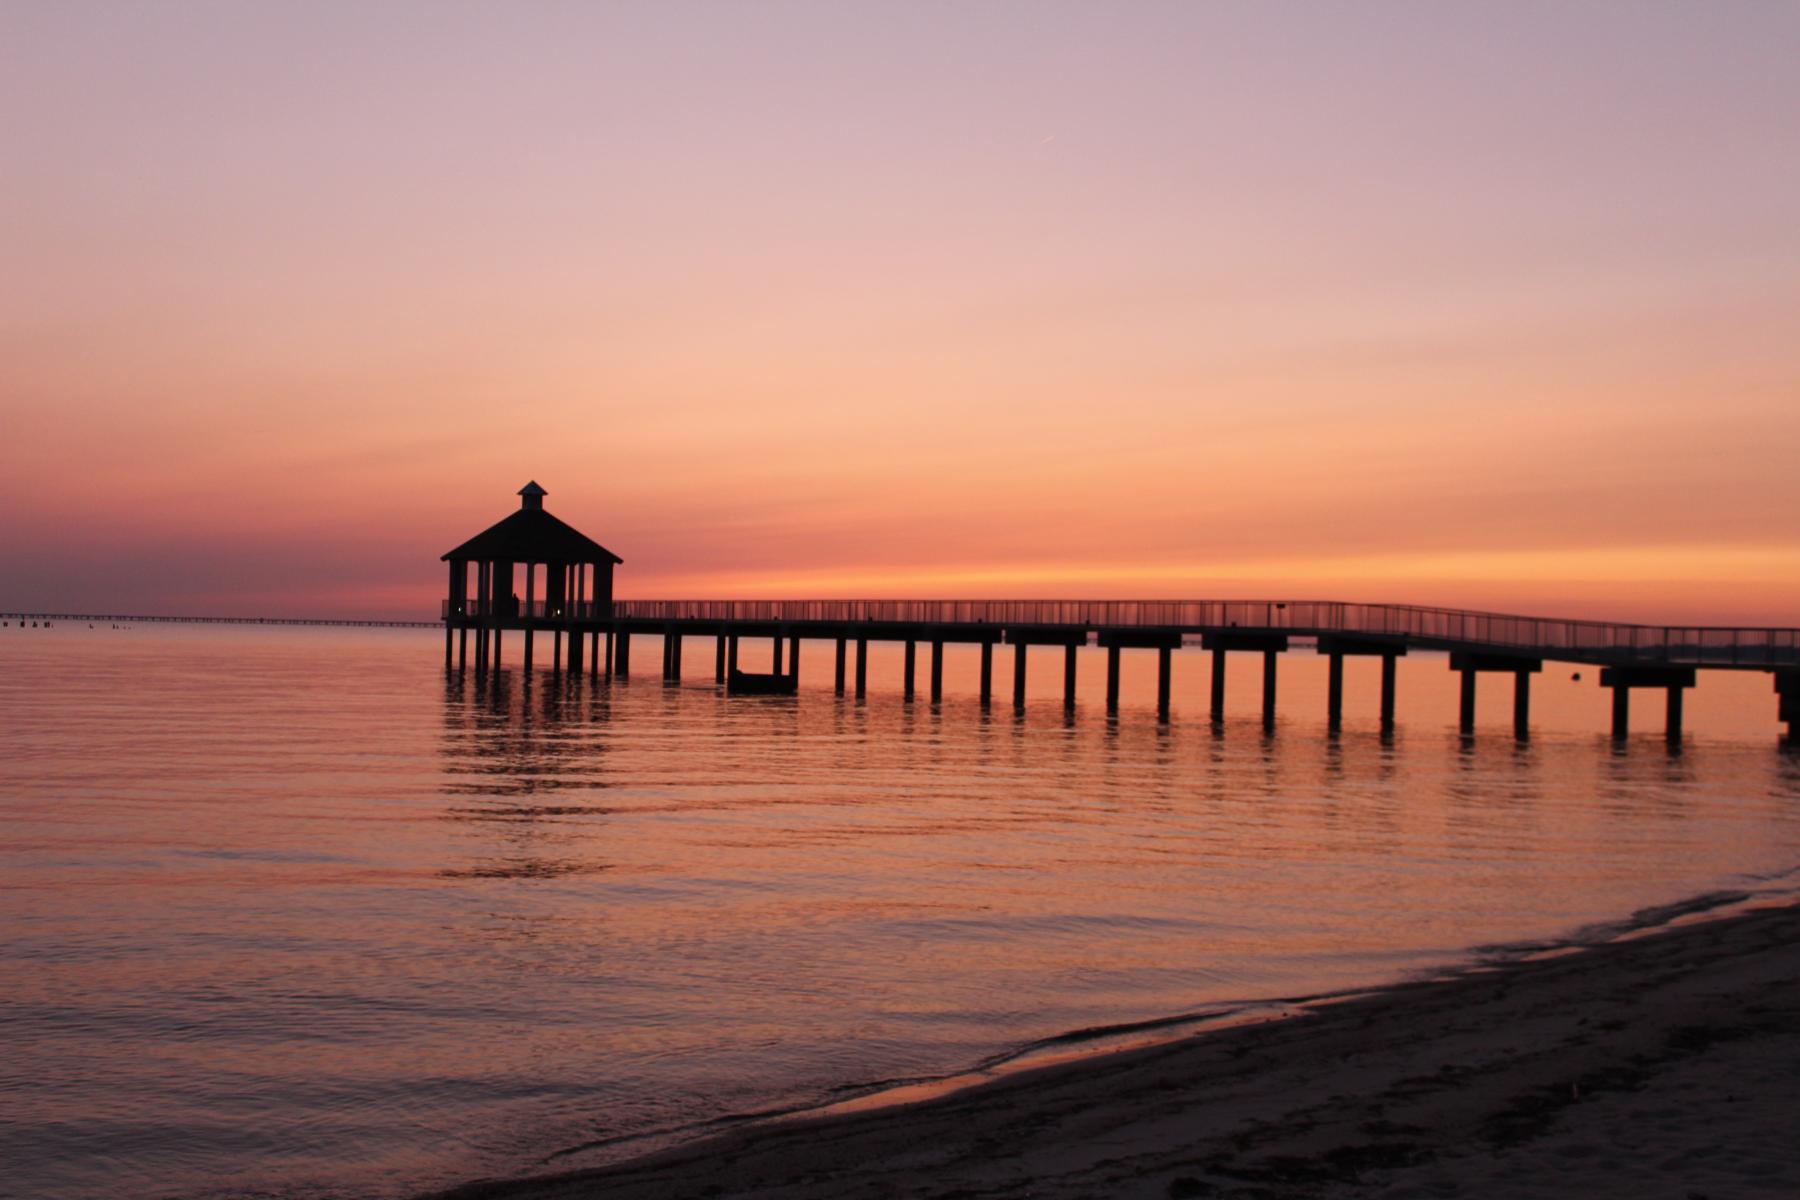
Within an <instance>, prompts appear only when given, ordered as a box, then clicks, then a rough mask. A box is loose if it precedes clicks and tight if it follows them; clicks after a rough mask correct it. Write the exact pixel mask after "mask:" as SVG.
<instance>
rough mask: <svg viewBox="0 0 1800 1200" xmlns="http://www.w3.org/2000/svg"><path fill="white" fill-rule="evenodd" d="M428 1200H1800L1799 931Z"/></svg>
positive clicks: (1410, 1002)
mask: <svg viewBox="0 0 1800 1200" xmlns="http://www.w3.org/2000/svg"><path fill="white" fill-rule="evenodd" d="M440 1195H441V1196H443V1197H445V1198H452V1197H453V1198H454V1200H575V1198H578V1197H607V1198H609V1200H610V1198H626V1200H637V1198H648V1197H657V1198H664V1197H687V1196H693V1197H715V1196H716V1197H736V1196H746V1197H750V1196H753V1197H769V1198H777V1197H779V1198H783V1200H814V1198H817V1200H827V1198H832V1200H836V1198H850V1200H855V1198H859V1197H939V1198H942V1200H948V1198H950V1197H964V1198H968V1200H974V1198H977V1197H982V1198H985V1197H1027V1196H1029V1197H1069V1198H1072V1197H1157V1198H1171V1197H1173V1198H1179V1197H1242V1198H1246V1200H1248V1198H1260V1200H1276V1198H1283V1197H1326V1196H1353V1197H1364V1196H1368V1197H1390V1198H1394V1200H1399V1198H1401V1197H1436V1196H1481V1197H1525V1196H1545V1197H1549V1196H1556V1197H1564V1196H1567V1197H1605V1196H1631V1197H1634V1198H1643V1200H1653V1198H1657V1197H1671V1198H1674V1200H1693V1198H1694V1197H1704V1198H1706V1200H1726V1198H1728V1197H1764V1196H1767V1197H1794V1196H1800V908H1796V907H1789V908H1776V909H1764V910H1760V911H1754V912H1749V913H1744V914H1741V915H1737V916H1732V917H1727V918H1723V919H1719V920H1715V921H1707V922H1703V923H1697V924H1692V925H1686V926H1682V927H1678V928H1675V929H1670V930H1664V931H1661V932H1657V933H1654V934H1648V935H1644V936H1640V937H1636V938H1632V939H1629V940H1625V941H1620V942H1614V943H1609V944H1605V945H1599V946H1593V947H1589V948H1585V949H1580V950H1576V951H1573V952H1570V953H1567V954H1561V955H1558V956H1555V957H1549V958H1542V959H1538V960H1535V961H1526V962H1518V963H1513V964H1509V965H1507V966H1503V967H1499V968H1496V969H1493V970H1491V971H1483V972H1477V973H1473V974H1470V975H1466V976H1462V977H1459V978H1456V979H1451V980H1444V981H1435V982H1427V983H1417V984H1409V985H1405V986H1401V987H1397V988H1394V989H1391V990H1388V991H1383V992H1379V993H1374V994H1369V995H1364V996H1359V997H1355V998H1350V999H1346V1000H1342V1001H1338V1002H1335V1003H1331V1004H1327V1005H1324V1006H1321V1007H1319V1008H1317V1009H1316V1010H1315V1011H1312V1012H1311V1013H1309V1014H1308V1015H1305V1016H1300V1017H1294V1018H1289V1019H1282V1020H1271V1021H1268V1022H1264V1023H1260V1024H1252V1025H1246V1026H1241V1027H1237V1028H1229V1029H1224V1030H1220V1031H1216V1032H1212V1033H1207V1034H1202V1035H1199V1036H1196V1037H1192V1038H1189V1039H1186V1040H1183V1041H1179V1042H1174V1043H1170V1044H1166V1045H1161V1046H1155V1047H1150V1048H1146V1049H1140V1050H1133V1051H1125V1052H1120V1053H1117V1054H1111V1055H1105V1056H1100V1057H1095V1058H1090V1059H1086V1060H1082V1061H1076V1062H1069V1063H1064V1064H1060V1065H1056V1066H1050V1067H1045V1068H1042V1069H1040V1070H1035V1071H1030V1072H1026V1073H1022V1074H1019V1075H1016V1076H1012V1077H1009V1078H1005V1079H1002V1080H999V1081H997V1082H994V1083H990V1084H986V1085H982V1086H980V1087H975V1088H970V1089H968V1090H965V1091H961V1092H956V1093H954V1094H952V1095H949V1096H946V1097H943V1098H940V1099H935V1100H930V1101H926V1102H923V1103H919V1104H914V1105H909V1106H902V1107H893V1108H885V1109H877V1110H875V1111H872V1112H864V1113H858V1114H854V1115H849V1116H836V1117H824V1118H816V1119H811V1120H799V1121H789V1122H784V1123H779V1124H773V1125H763V1126H758V1127H753V1128H748V1129H744V1130H741V1131H738V1132H735V1133H732V1134H729V1135H726V1136H723V1137H719V1138H715V1139H712V1140H709V1141H706V1142H702V1143H696V1144H693V1145H689V1146H684V1147H678V1148H676V1149H674V1150H670V1151H667V1152H664V1153H661V1154H656V1155H652V1156H649V1157H646V1158H642V1159H637V1160H633V1161H630V1162H626V1163H621V1164H618V1165H615V1166H611V1167H607V1168H602V1169H598V1170H592V1171H585V1172H581V1173H577V1174H569V1175H562V1176H554V1177H550V1176H547V1177H542V1178H536V1179H522V1180H509V1181H496V1182H486V1183H476V1184H471V1185H467V1186H465V1187H461V1188H457V1189H454V1190H452V1191H450V1192H447V1193H441V1194H440Z"/></svg>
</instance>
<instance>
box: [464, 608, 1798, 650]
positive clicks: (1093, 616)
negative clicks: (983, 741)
mask: <svg viewBox="0 0 1800 1200" xmlns="http://www.w3.org/2000/svg"><path fill="white" fill-rule="evenodd" d="M605 607H606V606H603V605H601V606H597V605H594V604H591V603H574V604H568V605H561V606H558V608H557V611H556V612H554V613H549V614H546V606H545V602H543V601H537V602H535V603H534V604H531V605H529V606H527V605H526V604H524V603H522V602H521V603H515V604H509V603H504V602H503V604H502V613H501V615H502V616H503V617H524V616H525V615H526V611H525V610H526V609H527V608H529V610H530V616H531V618H532V619H547V620H560V619H565V617H566V619H570V620H575V621H589V620H595V619H604V618H605V616H606V615H607V614H606V613H604V612H603V611H601V610H602V609H604V608H605ZM610 608H611V614H610V615H611V617H612V618H613V619H622V620H632V621H721V622H723V621H730V622H746V623H758V624H768V623H780V624H838V625H858V624H870V625H880V624H886V625H994V626H999V627H1002V628H1006V627H1014V626H1038V627H1043V626H1064V627H1080V628H1087V629H1119V628H1143V629H1160V630H1179V631H1181V632H1192V633H1206V632H1216V631H1219V630H1227V629H1234V628H1235V629H1239V630H1242V631H1243V632H1247V633H1249V632H1258V633H1267V632H1273V633H1287V634H1291V635H1294V636H1300V637H1307V636H1317V635H1321V634H1323V635H1338V636H1346V637H1368V638H1383V639H1392V640H1394V641H1397V642H1401V643H1404V644H1407V645H1415V646H1420V647H1423V648H1445V649H1449V648H1455V649H1468V648H1483V647H1487V648H1493V649H1495V650H1501V651H1506V652H1511V653H1518V654H1529V655H1533V656H1537V657H1544V658H1560V659H1569V660H1577V661H1593V662H1668V663H1682V664H1696V665H1714V666H1793V665H1800V629H1792V628H1759V627H1734V626H1701V625H1634V624H1623V623H1619V622H1608V621H1577V620H1563V619H1558V618H1549V617H1527V616H1516V615H1511V614H1506V613H1489V612H1478V611H1471V610H1466V609H1453V608H1431V607H1424V606H1418V605H1407V604H1351V603H1344V602H1340V601H1330V600H618V601H614V602H613V603H612V604H611V606H610ZM565 610H566V611H565ZM445 615H446V616H450V615H451V613H450V604H449V602H446V603H445ZM460 615H463V616H464V617H465V618H466V619H471V620H478V619H480V617H481V616H482V614H481V612H480V609H479V606H478V605H477V604H475V603H474V602H473V601H469V602H467V603H465V604H464V605H463V606H462V609H461V614H460Z"/></svg>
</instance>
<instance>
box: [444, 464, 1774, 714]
mask: <svg viewBox="0 0 1800 1200" xmlns="http://www.w3.org/2000/svg"><path fill="white" fill-rule="evenodd" d="M519 494H520V496H521V497H522V504H521V508H520V510H519V512H517V513H514V514H513V515H512V516H511V517H508V518H507V519H506V520H505V521H502V522H500V523H499V524H497V525H495V526H493V527H492V528H490V529H488V530H486V531H484V532H483V533H481V534H478V535H477V536H476V537H475V538H472V539H470V540H469V541H468V542H465V543H464V544H463V545H461V546H459V547H458V548H457V549H456V550H453V551H450V552H449V553H447V554H445V555H444V556H443V561H445V562H447V563H448V564H449V593H448V596H447V598H446V599H445V601H444V604H443V612H442V620H443V625H444V639H445V640H444V665H445V667H446V669H451V670H468V669H469V668H470V665H471V663H470V652H471V638H473V643H474V646H473V651H474V660H473V669H474V670H475V671H476V672H477V673H478V674H486V673H488V672H491V671H494V670H496V669H498V668H499V666H500V664H501V662H502V652H503V646H504V641H503V635H504V633H506V632H517V633H518V634H519V635H520V640H521V643H522V645H521V651H520V653H521V661H522V665H523V667H524V668H525V669H526V670H527V671H530V670H532V669H533V667H534V663H535V662H536V661H537V660H536V659H535V658H534V648H535V643H536V641H537V639H539V638H543V637H549V638H550V639H551V640H552V652H551V660H550V663H549V666H550V667H551V669H552V670H555V671H564V670H566V671H569V672H571V673H574V674H581V673H583V672H587V673H590V674H593V675H596V676H606V677H610V678H614V679H628V678H630V677H631V674H632V664H631V645H632V639H633V637H634V636H656V637H660V638H661V639H662V650H663V655H662V668H661V677H662V679H663V680H664V681H665V682H672V681H675V680H678V679H679V678H680V677H681V662H682V652H683V647H684V645H685V643H686V642H687V641H688V639H691V638H706V639H711V640H712V643H713V645H712V647H711V649H712V651H713V659H714V665H715V674H716V677H717V681H718V683H719V684H720V685H724V684H725V683H726V681H727V680H728V678H729V677H730V674H731V672H732V671H734V670H736V669H737V666H738V661H739V655H740V651H741V649H742V646H741V643H743V642H744V641H746V640H749V641H752V642H756V641H763V640H766V641H768V643H769V645H770V650H769V661H770V668H771V671H772V673H774V674H781V673H782V672H784V671H785V672H788V673H790V674H792V675H793V676H795V677H796V678H798V675H799V671H800V659H801V646H802V643H803V642H807V641H825V642H829V643H831V648H832V664H833V668H832V672H833V685H834V689H835V691H836V693H837V694H838V695H844V694H846V693H847V692H849V691H852V690H853V691H854V694H855V695H856V696H857V697H859V698H860V697H862V696H865V695H866V694H867V692H868V687H869V678H868V647H869V643H870V642H899V643H901V644H903V645H904V647H905V653H904V656H903V666H902V672H901V679H900V681H899V683H900V689H901V693H902V695H903V697H904V698H905V699H906V700H907V701H909V702H910V701H913V700H915V699H916V697H917V695H918V680H917V675H918V659H919V654H918V648H919V647H920V646H921V645H923V646H926V647H928V648H929V654H930V659H929V668H928V670H929V675H928V686H929V695H930V698H931V700H932V701H934V702H935V701H937V700H940V699H941V698H942V695H943V655H944V647H945V646H946V645H953V644H962V645H975V646H978V647H979V648H980V652H981V667H980V699H981V702H982V703H983V704H991V703H992V702H993V699H994V669H995V663H994V659H995V648H996V647H1005V648H1006V650H1007V652H1008V653H1009V654H1010V658H1011V663H1010V666H1011V669H1012V689H1011V692H1012V703H1013V705H1014V706H1015V707H1017V708H1023V707H1024V706H1025V697H1026V680H1027V677H1028V672H1029V670H1030V668H1031V665H1032V662H1033V661H1034V657H1035V658H1036V660H1037V661H1040V662H1041V661H1042V660H1043V659H1044V658H1046V657H1048V658H1050V659H1051V661H1052V662H1054V661H1055V659H1056V658H1058V657H1060V659H1061V663H1060V666H1061V669H1062V683H1063V687H1062V702H1063V705H1064V707H1065V708H1073V707H1074V705H1075V685H1076V677H1077V670H1078V656H1077V653H1076V652H1077V650H1078V649H1079V648H1080V647H1082V646H1086V645H1089V644H1094V645H1097V646H1099V647H1101V648H1103V649H1105V650H1106V652H1107V653H1106V664H1107V665H1106V671H1107V686H1106V707H1107V710H1108V712H1109V713H1116V712H1117V711H1118V703H1119V681H1120V675H1121V670H1122V663H1121V658H1120V651H1121V650H1124V649H1129V648H1135V649H1154V650H1155V651H1156V652H1157V657H1156V663H1157V665H1156V670H1157V680H1156V694H1157V716H1158V719H1159V720H1160V721H1163V722H1167V721H1168V720H1170V717H1171V713H1170V703H1169V697H1170V692H1171V681H1172V677H1173V671H1174V651H1176V650H1178V649H1180V648H1182V647H1183V646H1186V645H1190V644H1198V646H1199V647H1200V648H1201V649H1202V650H1205V651H1208V652H1210V654H1211V660H1212V673H1211V705H1210V709H1211V711H1210V718H1211V720H1212V721H1213V722H1214V723H1221V722H1222V721H1223V720H1224V712H1225V678H1226V673H1225V669H1224V667H1225V659H1226V655H1228V654H1232V653H1238V654H1255V655H1260V656H1261V659H1262V666H1263V672H1262V717H1263V722H1264V724H1265V726H1272V725H1273V724H1274V722H1275V714H1276V696H1277V682H1278V679H1279V667H1280V661H1281V656H1282V655H1283V654H1284V653H1286V652H1288V651H1289V650H1290V648H1291V647H1292V645H1293V644H1294V643H1296V642H1310V643H1314V644H1315V645H1316V647H1317V650H1318V653H1319V654H1321V655H1324V656H1325V657H1326V658H1327V659H1328V660H1329V672H1330V674H1329V679H1330V683H1329V689H1328V699H1327V712H1326V719H1327V723H1328V724H1329V725H1330V727H1332V728H1333V729H1335V728H1337V727H1338V726H1339V725H1340V724H1341V721H1342V715H1343V681H1344V672H1345V670H1346V665H1347V660H1350V659H1378V660H1380V661H1379V670H1380V678H1381V725H1382V728H1383V729H1384V730H1390V729H1392V728H1393V726H1394V723H1395V720H1396V714H1397V711H1398V698H1397V697H1396V695H1395V675H1396V671H1395V660H1396V659H1398V658H1399V657H1400V656H1401V655H1404V654H1407V653H1408V652H1409V651H1415V650H1417V651H1438V652H1444V653H1447V654H1448V655H1449V662H1450V669H1451V670H1452V671H1455V672H1457V673H1458V674H1459V675H1460V677H1461V678H1460V686H1461V703H1460V706H1459V713H1458V723H1459V725H1460V727H1461V729H1462V730H1463V731H1464V732H1465V733H1468V732H1472V731H1473V729H1474V726H1475V699H1476V680H1477V679H1478V677H1479V676H1480V675H1481V674H1482V673H1483V672H1489V673H1492V672H1500V673H1503V674H1509V675H1511V676H1512V679H1513V705H1512V718H1513V731H1514V733H1515V735H1516V736H1517V737H1519V738H1526V737H1529V734H1530V724H1531V679H1532V676H1533V675H1536V674H1538V673H1540V672H1541V671H1542V670H1543V667H1544V664H1545V663H1546V662H1560V663H1571V664H1577V665H1592V666H1596V667H1599V668H1600V671H1599V672H1598V675H1599V685H1600V687H1601V688H1602V689H1605V690H1607V691H1610V693H1611V705H1612V733H1613V736H1615V737H1618V738H1623V737H1625V736H1626V735H1627V734H1628V733H1629V731H1630V714H1631V693H1632V691H1633V690H1634V689H1636V690H1641V689H1651V690H1657V691H1661V692H1663V693H1664V720H1663V725H1664V731H1665V733H1666V735H1667V737H1668V738H1669V740H1670V741H1671V742H1673V743H1679V741H1680V739H1681V734H1682V714H1683V698H1684V693H1685V691H1686V689H1688V688H1691V687H1693V686H1694V685H1695V681H1696V679H1697V673H1698V672H1699V671H1701V670H1736V671H1745V670H1750V671H1764V672H1767V673H1768V674H1769V675H1770V676H1771V678H1772V680H1773V683H1774V692H1775V694H1776V696H1777V698H1778V699H1777V703H1778V713H1779V716H1780V719H1781V720H1782V721H1784V722H1786V725H1787V729H1786V736H1785V739H1784V740H1785V741H1786V742H1788V743H1789V744H1795V743H1796V742H1800V629H1794V628H1735V627H1717V626H1681V625H1641V624H1622V623H1616V622H1604V621H1581V620H1560V619H1555V618H1546V617H1528V616H1512V615H1506V614H1500V613H1488V612H1478V611H1470V610H1462V609H1449V608H1431V607H1423V606H1418V605H1405V604H1353V603H1344V602H1338V601H1326V600H614V599H613V598H612V569H613V567H614V566H615V565H616V564H618V563H621V562H622V561H623V560H622V559H620V558H619V557H618V556H617V555H614V554H612V552H611V551H609V550H606V549H605V548H604V547H602V546H600V545H599V543H597V542H594V541H593V540H592V539H590V538H588V537H586V536H585V535H583V534H580V533H578V532H577V531H575V530H574V529H573V528H571V527H569V526H568V525H565V524H563V522H561V521H559V520H557V519H556V518H554V517H551V516H550V514H548V513H547V512H545V511H544V510H543V497H544V495H545V494H546V493H545V492H544V490H543V489H542V488H540V487H538V486H537V485H536V484H535V483H533V484H528V485H527V486H526V488H524V489H522V490H521V491H520V493H519ZM549 522H554V525H551V524H549ZM471 568H473V570H471ZM540 577H541V578H542V579H543V580H544V583H543V591H542V596H541V598H540V596H539V592H538V584H537V580H538V579H539V578H540ZM471 579H473V580H474V583H475V586H474V589H473V591H472V592H471V588H470V581H471ZM521 593H522V594H521ZM565 646H566V650H565ZM1034 648H1035V649H1036V650H1037V651H1038V654H1037V655H1036V656H1033V655H1032V653H1031V652H1032V650H1033V649H1034ZM1059 649H1060V650H1061V652H1062V653H1061V654H1060V655H1056V654H1055V651H1057V650H1059ZM852 653H854V666H853V671H852V669H851V667H850V665H849V658H850V655H851V654H852Z"/></svg>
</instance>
